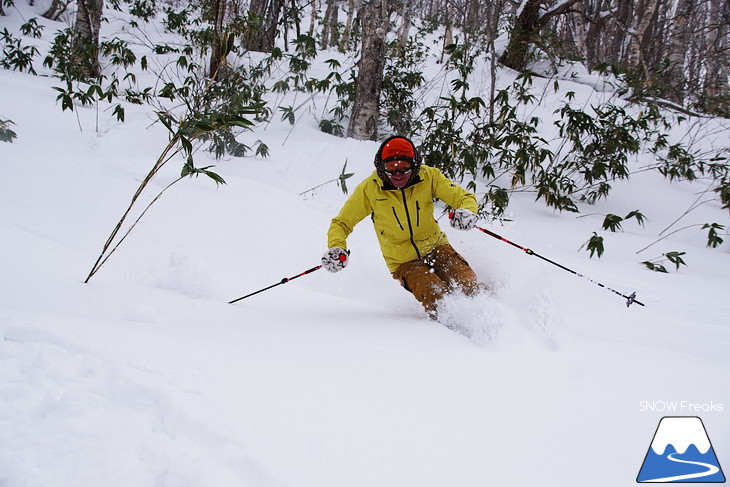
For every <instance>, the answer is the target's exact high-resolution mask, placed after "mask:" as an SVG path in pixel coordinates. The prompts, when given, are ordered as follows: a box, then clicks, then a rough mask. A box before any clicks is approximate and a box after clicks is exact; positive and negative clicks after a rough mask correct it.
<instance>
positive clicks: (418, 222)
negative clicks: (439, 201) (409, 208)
mask: <svg viewBox="0 0 730 487" xmlns="http://www.w3.org/2000/svg"><path fill="white" fill-rule="evenodd" d="M416 226H417V227H420V226H421V205H420V204H419V203H418V200H416Z"/></svg>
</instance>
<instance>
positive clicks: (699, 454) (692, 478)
mask: <svg viewBox="0 0 730 487" xmlns="http://www.w3.org/2000/svg"><path fill="white" fill-rule="evenodd" d="M636 481H637V482H640V483H643V482H656V483H663V482H688V483H700V482H701V483H722V482H725V475H724V474H723V473H722V468H721V467H720V462H718V461H717V456H716V455H715V450H714V449H713V448H712V444H711V443H710V437H709V436H707V430H705V425H704V424H703V423H702V420H701V419H700V418H698V417H696V416H665V417H664V418H662V419H661V421H659V426H658V427H657V430H656V433H654V438H653V439H652V441H651V445H650V446H649V450H648V451H647V452H646V457H645V458H644V463H643V464H642V465H641V470H640V471H639V475H638V476H637V477H636Z"/></svg>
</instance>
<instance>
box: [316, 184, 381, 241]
mask: <svg viewBox="0 0 730 487" xmlns="http://www.w3.org/2000/svg"><path fill="white" fill-rule="evenodd" d="M369 181H370V179H369V178H368V179H366V180H365V181H363V182H361V183H360V184H359V185H357V187H356V188H355V190H354V191H353V192H352V194H351V195H350V197H349V198H347V201H345V204H344V205H342V209H341V210H340V214H339V215H337V216H336V217H334V218H333V219H332V223H330V228H329V231H328V232H327V246H328V247H329V248H332V247H341V248H343V249H346V248H347V237H348V236H349V235H350V234H351V233H352V230H353V229H354V228H355V225H357V224H358V223H360V222H361V221H362V220H363V219H364V218H365V217H366V216H368V215H370V214H371V213H372V212H373V209H372V206H371V204H370V201H369V199H368V198H367V195H366V191H365V186H366V185H367V184H368V182H369Z"/></svg>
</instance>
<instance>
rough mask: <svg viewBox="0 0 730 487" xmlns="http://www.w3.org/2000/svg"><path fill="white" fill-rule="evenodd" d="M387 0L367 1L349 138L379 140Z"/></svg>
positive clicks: (364, 7)
mask: <svg viewBox="0 0 730 487" xmlns="http://www.w3.org/2000/svg"><path fill="white" fill-rule="evenodd" d="M386 2H387V0H370V1H369V2H366V3H364V5H363V9H362V12H361V16H362V49H361V55H360V62H359V71H358V73H357V79H356V81H355V101H354V103H353V107H352V114H351V116H350V124H349V126H348V128H347V137H351V138H354V139H357V140H377V138H378V114H379V112H380V91H381V89H382V87H383V69H384V67H385V35H386V33H387V29H388V18H387V15H386V14H385V12H386Z"/></svg>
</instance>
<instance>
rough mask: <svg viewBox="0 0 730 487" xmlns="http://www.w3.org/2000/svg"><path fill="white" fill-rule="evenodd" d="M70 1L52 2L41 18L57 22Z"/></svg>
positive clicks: (56, 0) (58, 0)
mask: <svg viewBox="0 0 730 487" xmlns="http://www.w3.org/2000/svg"><path fill="white" fill-rule="evenodd" d="M72 1H73V0H53V1H52V2H51V6H50V7H48V10H46V11H45V12H44V13H43V15H41V17H43V18H44V19H48V20H58V19H59V18H60V17H61V15H62V14H63V13H64V12H65V11H66V9H67V8H68V6H69V4H70V3H71V2H72ZM1 3H2V2H0V4H1ZM1 8H2V6H0V9H1Z"/></svg>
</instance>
